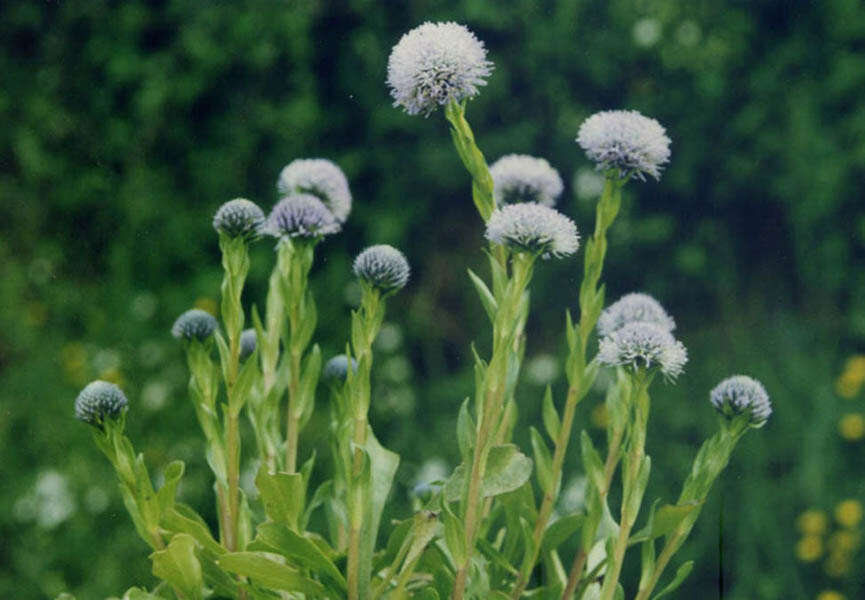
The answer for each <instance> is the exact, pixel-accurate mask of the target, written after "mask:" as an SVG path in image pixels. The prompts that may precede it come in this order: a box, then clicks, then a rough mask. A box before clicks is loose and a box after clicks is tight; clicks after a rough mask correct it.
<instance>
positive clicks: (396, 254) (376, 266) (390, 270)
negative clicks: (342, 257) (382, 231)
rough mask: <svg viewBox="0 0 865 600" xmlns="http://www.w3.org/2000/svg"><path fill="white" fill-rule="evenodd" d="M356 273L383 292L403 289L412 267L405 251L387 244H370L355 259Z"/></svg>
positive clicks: (362, 279)
mask: <svg viewBox="0 0 865 600" xmlns="http://www.w3.org/2000/svg"><path fill="white" fill-rule="evenodd" d="M353 270H354V274H355V275H356V276H357V277H358V278H359V279H360V280H361V281H364V282H366V283H367V284H369V285H371V286H372V287H374V288H377V289H379V290H381V291H382V292H391V291H396V290H399V289H402V288H403V287H405V284H406V283H408V278H409V273H410V271H411V269H410V268H409V266H408V261H407V260H406V259H405V256H403V253H402V252H400V251H399V250H397V249H396V248H394V247H393V246H388V245H387V244H379V245H377V246H370V247H369V248H367V249H366V250H364V251H363V252H361V253H360V254H358V255H357V258H355V259H354V268H353Z"/></svg>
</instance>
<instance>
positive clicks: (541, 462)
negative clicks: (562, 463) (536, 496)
mask: <svg viewBox="0 0 865 600" xmlns="http://www.w3.org/2000/svg"><path fill="white" fill-rule="evenodd" d="M529 431H530V433H531V438H532V453H533V456H534V457H535V475H536V476H537V478H538V484H539V485H540V486H541V490H543V491H544V493H547V494H550V495H552V496H556V495H557V494H558V490H554V489H553V488H554V487H557V486H556V482H555V481H554V475H553V459H552V457H551V456H550V450H549V448H547V444H546V442H544V439H543V438H542V437H541V434H540V433H538V430H537V429H535V428H534V427H530V428H529Z"/></svg>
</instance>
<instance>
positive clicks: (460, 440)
mask: <svg viewBox="0 0 865 600" xmlns="http://www.w3.org/2000/svg"><path fill="white" fill-rule="evenodd" d="M475 435H476V432H475V423H474V421H473V420H472V416H471V414H470V413H469V399H468V398H466V399H465V400H464V401H463V404H462V406H460V412H459V416H458V417H457V444H458V445H459V448H460V455H461V456H462V458H463V462H466V463H467V462H468V461H469V460H470V459H471V456H472V450H473V449H474V447H475Z"/></svg>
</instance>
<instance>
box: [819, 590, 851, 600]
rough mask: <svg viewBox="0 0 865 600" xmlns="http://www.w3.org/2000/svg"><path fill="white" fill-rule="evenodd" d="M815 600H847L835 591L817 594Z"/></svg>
mask: <svg viewBox="0 0 865 600" xmlns="http://www.w3.org/2000/svg"><path fill="white" fill-rule="evenodd" d="M817 600H847V599H846V598H845V597H844V595H843V594H841V593H840V592H836V591H835V590H823V591H822V592H820V593H819V594H817Z"/></svg>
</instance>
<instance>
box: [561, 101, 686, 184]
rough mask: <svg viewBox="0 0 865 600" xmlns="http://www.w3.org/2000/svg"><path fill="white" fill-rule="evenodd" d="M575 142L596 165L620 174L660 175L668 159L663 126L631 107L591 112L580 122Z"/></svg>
mask: <svg viewBox="0 0 865 600" xmlns="http://www.w3.org/2000/svg"><path fill="white" fill-rule="evenodd" d="M577 143H578V144H579V145H580V147H582V149H583V150H585V151H586V155H587V156H588V157H589V159H590V160H592V161H594V162H595V163H596V164H597V166H598V169H600V170H603V171H606V170H609V169H615V170H617V171H618V172H619V176H620V177H629V176H631V175H634V176H635V177H638V178H640V179H645V176H646V175H651V176H652V177H654V178H655V179H660V178H661V169H662V168H663V165H664V164H666V163H667V162H668V161H669V160H670V138H668V137H667V134H666V131H665V130H664V128H663V127H662V126H661V124H660V123H658V122H657V121H656V120H655V119H650V118H648V117H644V116H643V115H641V114H640V113H638V112H637V111H635V110H608V111H603V112H599V113H595V114H594V115H592V116H591V117H589V118H588V119H586V120H585V121H584V122H583V124H582V125H581V126H580V131H579V133H578V134H577Z"/></svg>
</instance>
